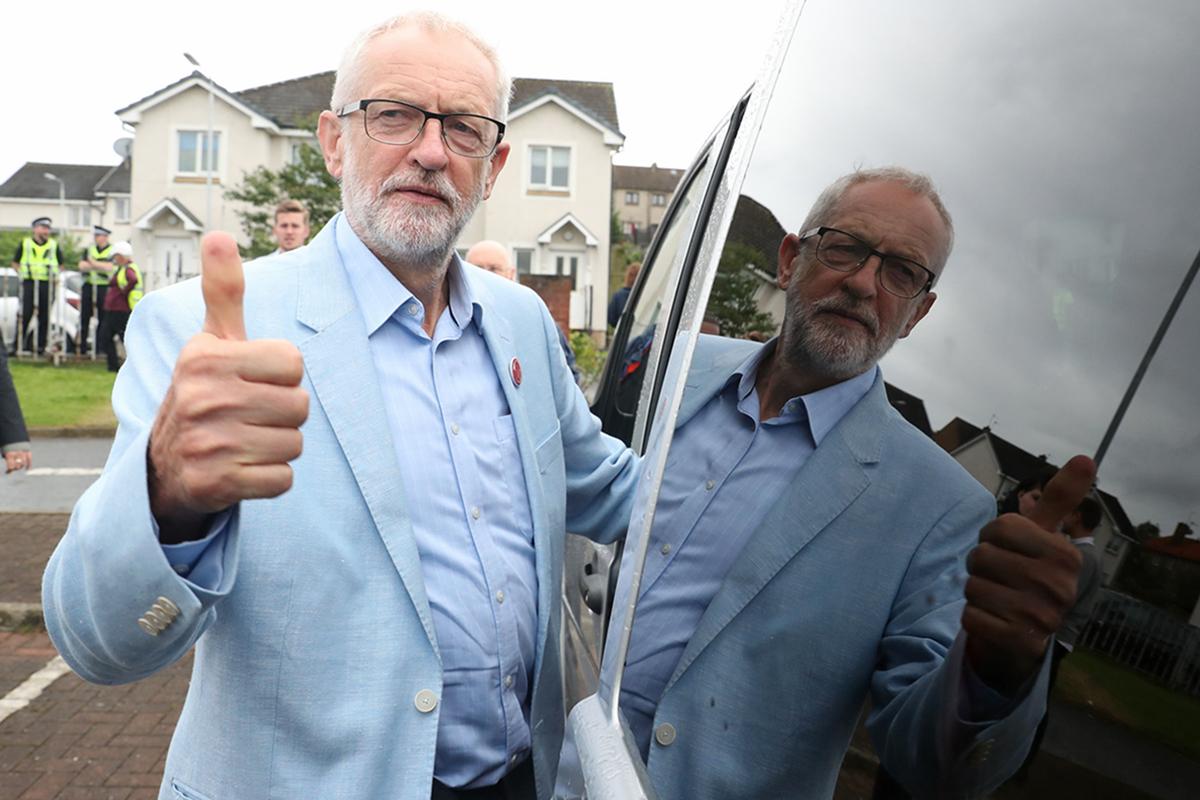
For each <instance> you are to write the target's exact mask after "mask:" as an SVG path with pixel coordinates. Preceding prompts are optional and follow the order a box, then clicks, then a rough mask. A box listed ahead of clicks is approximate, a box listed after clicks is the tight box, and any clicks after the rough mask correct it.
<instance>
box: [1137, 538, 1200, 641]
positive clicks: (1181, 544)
mask: <svg viewBox="0 0 1200 800" xmlns="http://www.w3.org/2000/svg"><path fill="white" fill-rule="evenodd" d="M1121 583H1122V584H1123V585H1126V586H1127V588H1129V589H1130V590H1131V592H1133V593H1135V594H1137V595H1138V596H1139V597H1142V598H1143V599H1145V600H1148V601H1150V602H1152V603H1154V604H1155V605H1157V606H1160V607H1163V608H1168V609H1171V610H1173V611H1175V612H1176V613H1180V612H1182V613H1186V614H1191V624H1192V625H1195V626H1197V627H1200V541H1198V540H1197V539H1195V538H1193V532H1192V529H1191V527H1189V526H1188V525H1186V524H1184V523H1182V522H1180V523H1179V524H1178V525H1176V526H1175V530H1174V532H1173V533H1171V534H1169V535H1167V536H1156V537H1154V538H1153V539H1147V540H1143V541H1142V546H1141V548H1140V550H1139V551H1138V552H1137V554H1136V555H1135V556H1134V557H1132V558H1130V559H1129V562H1128V563H1127V564H1126V566H1125V568H1124V569H1123V570H1122V571H1121Z"/></svg>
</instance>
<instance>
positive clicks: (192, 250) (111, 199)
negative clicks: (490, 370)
mask: <svg viewBox="0 0 1200 800" xmlns="http://www.w3.org/2000/svg"><path fill="white" fill-rule="evenodd" d="M333 79H334V73H333V72H321V73H318V74H315V75H308V76H305V77H301V78H295V79H291V80H286V81H281V82H279V83H273V84H269V85H266V86H258V87H255V88H252V89H246V90H244V91H240V92H234V91H229V90H226V89H224V88H223V87H221V86H219V85H215V84H213V85H211V89H212V97H213V103H212V116H211V120H210V116H209V89H210V84H209V82H208V80H207V79H206V78H205V77H204V76H203V75H202V74H200V73H199V72H193V73H192V74H191V75H188V76H186V77H184V78H182V79H181V80H178V81H176V82H174V83H172V84H170V85H168V86H164V87H162V88H161V89H158V90H157V91H155V92H152V93H151V94H149V95H147V96H146V97H143V98H141V99H139V100H136V101H135V102H133V103H131V104H129V105H127V106H125V107H124V108H121V109H119V110H118V111H117V112H116V114H117V117H118V118H119V119H120V120H121V121H122V122H123V123H125V124H126V126H127V127H128V128H130V129H133V130H134V131H135V132H136V133H135V135H134V138H133V145H132V156H131V158H130V159H128V160H127V161H126V162H125V163H124V164H123V165H120V166H118V167H90V166H86V165H48V164H41V165H38V164H27V165H26V166H25V167H24V168H22V171H20V172H19V173H18V176H21V178H22V179H21V181H20V182H19V183H20V186H21V187H26V186H28V187H31V188H28V189H25V188H21V189H20V191H17V190H16V189H14V192H15V193H13V194H10V197H11V202H5V201H4V200H3V199H2V198H0V215H2V216H0V225H3V226H4V227H13V228H20V229H28V226H29V222H30V220H32V219H33V218H34V217H36V216H42V215H48V216H53V217H56V218H57V217H58V216H59V214H58V212H57V211H56V210H55V209H56V208H57V205H58V185H57V184H56V183H54V182H52V181H49V180H47V179H46V178H44V177H43V175H42V173H43V172H47V171H52V172H54V173H56V174H59V176H60V177H63V178H66V179H68V185H67V190H68V197H67V201H68V214H69V217H70V219H69V220H68V224H69V225H70V228H71V232H72V233H73V234H77V235H78V236H79V237H80V239H81V241H84V242H86V241H88V240H89V239H90V232H91V225H92V224H93V223H101V224H104V225H106V226H108V227H110V228H112V229H113V232H114V236H115V237H117V238H128V239H129V240H130V241H132V243H133V245H134V251H135V252H136V253H137V256H138V262H139V265H140V266H141V267H142V269H143V272H144V274H145V275H146V280H147V284H148V286H149V287H150V288H151V289H153V288H155V287H157V286H162V285H164V284H166V283H171V282H174V281H175V280H178V279H180V278H186V277H189V276H191V275H195V274H197V273H198V272H199V247H198V245H199V239H200V236H201V234H202V233H203V232H204V230H205V229H206V228H213V229H220V230H227V231H231V232H236V233H238V234H241V233H242V231H241V220H240V218H239V217H238V215H237V211H238V210H239V209H240V208H241V206H240V204H238V203H236V202H234V201H230V200H226V199H225V196H224V192H225V190H226V189H228V188H230V187H231V186H234V185H237V184H239V183H241V181H242V179H243V176H244V175H245V174H246V173H248V172H251V171H253V170H254V169H256V168H258V167H265V168H267V169H270V170H279V169H281V168H283V167H284V166H286V165H288V164H292V163H296V162H297V161H298V160H299V154H300V148H301V147H303V146H304V145H306V144H307V145H315V139H314V137H313V134H312V126H313V125H314V124H315V120H316V117H317V115H318V114H319V113H320V112H321V111H323V110H325V109H327V108H328V107H329V98H330V94H331V92H332V89H333ZM358 124H362V123H361V122H359V123H358ZM210 127H211V129H212V131H213V135H212V145H213V147H212V151H213V158H212V162H213V163H212V164H211V165H210V164H209V163H208V159H207V158H206V156H205V153H206V150H207V147H206V140H207V138H208V131H209V128H210ZM505 141H506V142H508V143H509V144H510V145H511V147H512V150H511V152H510V155H509V159H508V164H507V166H506V168H505V169H504V171H503V172H502V173H501V174H500V177H499V179H498V181H497V183H496V187H495V190H494V192H493V194H492V199H491V201H490V202H488V203H485V204H483V205H482V206H481V207H480V209H479V211H478V212H477V213H476V214H475V216H474V218H473V219H472V220H471V222H470V223H469V224H468V226H467V228H466V229H465V230H464V232H463V235H462V236H461V237H460V239H459V242H458V247H459V248H460V250H463V251H465V249H466V248H467V247H469V246H470V245H471V244H474V243H475V242H476V241H478V240H479V239H495V240H497V241H500V242H501V243H503V244H505V245H506V246H508V247H509V248H510V250H511V252H512V255H513V260H514V261H515V262H516V263H517V264H518V265H519V266H520V268H521V270H522V271H523V272H525V273H532V274H535V275H545V276H557V280H559V281H560V282H565V283H568V284H569V287H568V290H567V292H566V295H565V296H566V297H567V298H568V300H567V302H566V304H563V303H559V305H560V306H563V307H562V308H561V309H558V312H559V313H558V316H559V317H560V321H561V322H566V321H568V319H569V322H570V326H571V327H572V328H580V329H587V330H593V331H603V330H605V304H606V301H607V287H608V261H609V258H608V248H609V232H610V230H611V225H610V222H609V214H610V202H611V182H612V154H613V153H614V152H616V151H617V149H618V148H619V147H620V146H621V144H622V143H623V142H624V136H623V135H622V134H621V132H620V130H619V129H618V122H617V110H616V101H615V99H614V95H613V88H612V84H611V83H603V82H583V81H555V80H545V79H523V78H517V79H515V80H514V86H513V100H512V104H511V106H510V110H509V118H508V128H507V131H506V134H505ZM108 171H112V172H113V175H111V176H109V177H107V178H105V177H104V176H105V174H106V173H107V172H108ZM76 174H78V175H79V176H80V180H79V181H76V180H75V179H74V176H76ZM18 176H14V179H15V178H17V177H18ZM26 178H28V180H26ZM102 178H103V180H102ZM43 184H44V186H43ZM76 184H78V185H79V187H81V188H80V189H79V191H76ZM210 184H211V189H210ZM210 205H211V207H212V211H211V217H212V218H211V219H207V220H206V219H205V215H206V214H207V213H208V211H207V209H208V207H209V206H210ZM8 210H12V213H11V214H10V213H8ZM55 221H56V222H58V220H57V219H56V220H55ZM77 223H78V224H77ZM555 296H556V297H561V296H563V295H562V293H561V292H558V293H556V295H555Z"/></svg>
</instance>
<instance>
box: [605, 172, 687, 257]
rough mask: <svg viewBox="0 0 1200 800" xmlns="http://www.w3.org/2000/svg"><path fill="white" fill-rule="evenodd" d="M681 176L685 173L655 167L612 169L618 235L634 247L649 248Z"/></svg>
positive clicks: (613, 199) (614, 209) (613, 202)
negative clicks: (629, 241) (620, 233)
mask: <svg viewBox="0 0 1200 800" xmlns="http://www.w3.org/2000/svg"><path fill="white" fill-rule="evenodd" d="M683 176H684V170H681V169H668V168H666V167H660V166H658V164H651V165H650V166H648V167H627V166H620V165H614V166H613V168H612V207H613V213H614V214H616V216H617V221H618V222H619V223H620V225H621V232H622V233H623V234H625V235H626V236H628V237H629V238H630V240H632V241H633V242H634V243H635V244H638V245H641V246H643V247H645V246H646V245H648V244H650V240H651V239H653V238H654V232H655V231H657V230H658V226H659V225H660V224H661V223H662V218H663V214H664V213H666V210H667V205H668V204H670V202H671V197H673V196H674V194H675V188H676V187H677V186H678V185H679V181H680V180H682V178H683Z"/></svg>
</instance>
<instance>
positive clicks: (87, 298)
mask: <svg viewBox="0 0 1200 800" xmlns="http://www.w3.org/2000/svg"><path fill="white" fill-rule="evenodd" d="M92 234H93V235H94V236H95V239H96V241H95V242H94V243H93V244H92V245H91V246H90V247H88V249H87V253H86V255H85V256H84V257H83V258H82V259H80V261H79V271H80V272H81V273H83V286H81V287H80V289H79V293H80V300H79V352H80V353H89V352H91V351H90V350H89V349H88V334H89V333H90V332H91V323H92V309H93V308H94V309H95V310H96V329H97V335H99V328H100V325H101V324H103V322H104V293H105V290H106V289H107V288H108V281H109V279H110V278H111V277H112V251H113V246H112V245H111V244H109V243H108V237H109V236H110V235H111V234H112V231H110V230H109V229H108V228H105V227H103V226H101V225H96V226H95V227H93V228H92Z"/></svg>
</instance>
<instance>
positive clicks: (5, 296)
mask: <svg viewBox="0 0 1200 800" xmlns="http://www.w3.org/2000/svg"><path fill="white" fill-rule="evenodd" d="M82 284H83V276H82V275H80V274H79V273H78V272H70V271H63V272H60V273H59V275H58V293H57V296H56V297H55V299H54V306H53V307H52V308H51V312H50V339H49V342H48V344H47V346H48V347H51V346H53V345H54V344H55V343H56V342H58V344H59V346H60V347H62V348H63V349H64V350H65V351H66V352H68V353H74V352H76V351H77V349H78V347H77V344H78V336H79V289H80V287H81V286H82ZM20 313H21V279H20V277H19V276H18V275H17V272H16V270H14V269H13V268H12V267H0V334H2V335H3V337H4V346H5V347H6V348H7V350H8V352H9V353H14V352H16V349H17V317H19V316H20ZM60 332H61V338H60Z"/></svg>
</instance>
